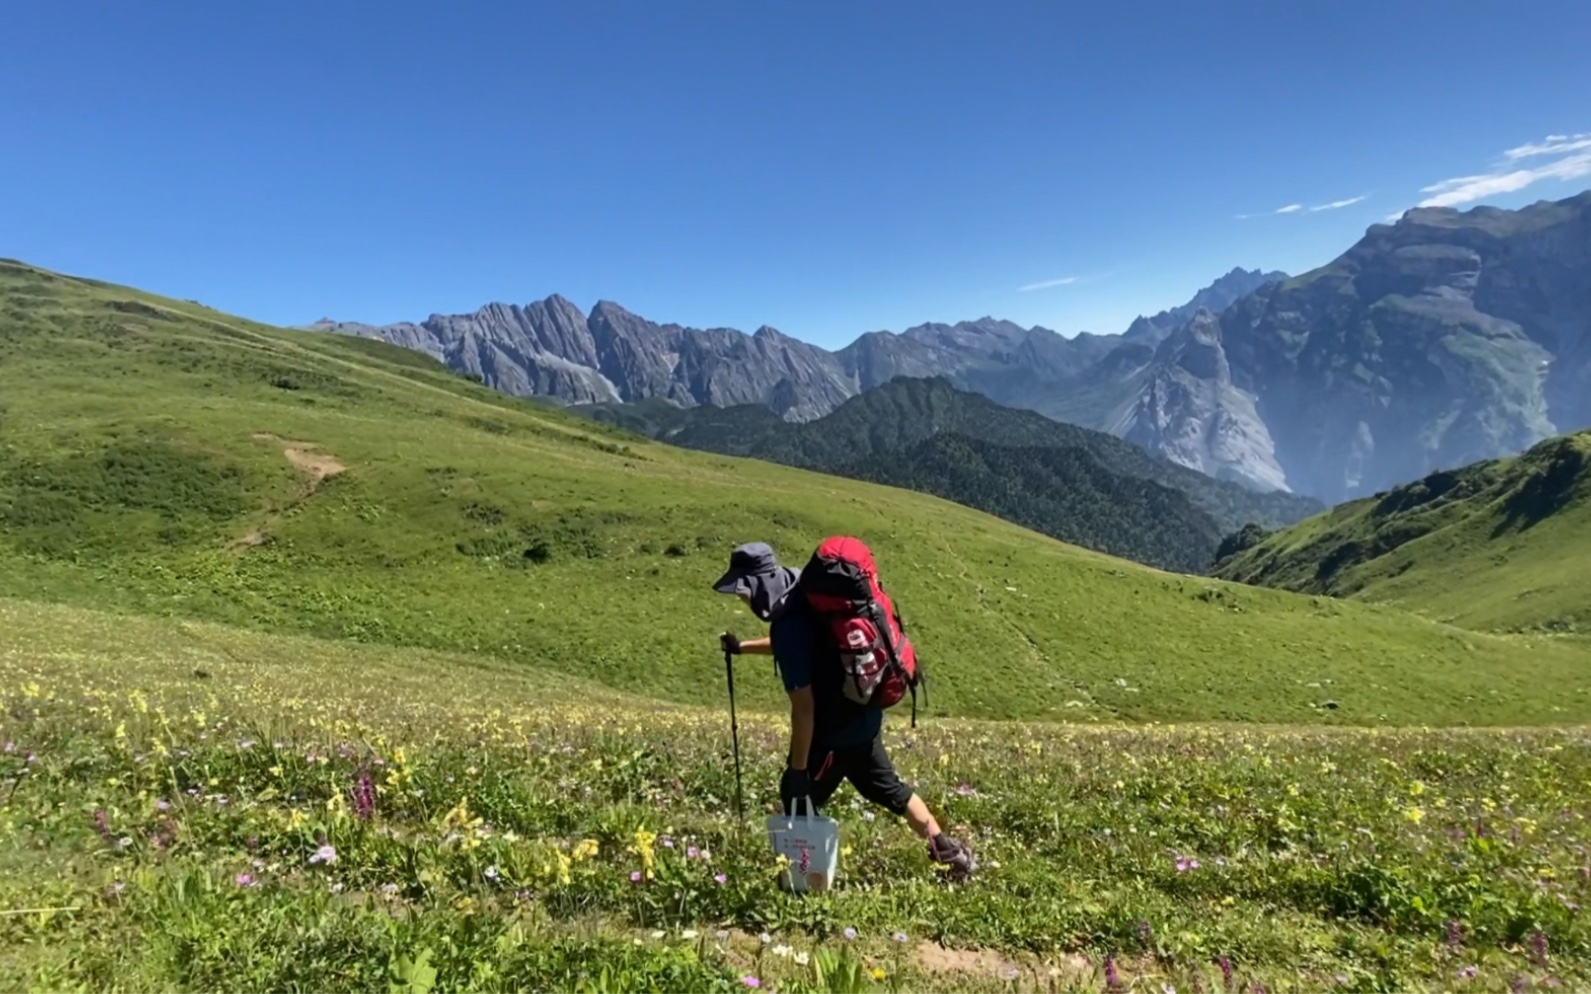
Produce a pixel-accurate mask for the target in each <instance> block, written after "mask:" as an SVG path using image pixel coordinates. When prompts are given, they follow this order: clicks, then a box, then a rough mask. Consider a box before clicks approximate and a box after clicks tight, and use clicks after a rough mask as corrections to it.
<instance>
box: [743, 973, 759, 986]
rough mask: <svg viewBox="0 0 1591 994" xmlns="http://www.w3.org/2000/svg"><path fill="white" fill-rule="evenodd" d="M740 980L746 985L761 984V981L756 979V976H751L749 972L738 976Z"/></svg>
mask: <svg viewBox="0 0 1591 994" xmlns="http://www.w3.org/2000/svg"><path fill="white" fill-rule="evenodd" d="M740 982H741V983H743V984H745V985H746V986H747V987H761V986H762V981H761V980H759V979H757V978H756V977H753V976H752V975H751V974H749V973H748V974H746V975H745V976H744V977H741V978H740Z"/></svg>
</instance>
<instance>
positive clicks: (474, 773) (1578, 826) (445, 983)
mask: <svg viewBox="0 0 1591 994" xmlns="http://www.w3.org/2000/svg"><path fill="white" fill-rule="evenodd" d="M0 630H4V631H5V632H7V633H8V636H9V637H8V638H7V639H5V640H3V641H0V742H5V743H11V745H9V746H7V747H6V748H5V749H4V750H3V751H0V908H3V909H7V910H8V911H11V910H15V909H22V908H30V909H58V910H57V911H54V912H52V911H43V912H36V913H28V914H7V915H5V916H0V989H5V990H105V989H116V990H127V991H168V990H240V991H241V990H251V991H252V990H260V991H267V990H269V991H275V990H288V989H300V990H372V989H374V990H380V989H384V988H385V987H386V984H387V980H388V978H389V977H391V976H392V974H393V972H395V971H399V970H401V969H402V962H401V958H403V957H408V958H414V957H418V956H421V955H424V954H426V953H427V951H429V953H430V954H431V956H432V966H433V967H434V968H435V969H436V970H437V971H438V975H437V978H436V979H437V989H440V990H503V989H514V990H699V991H707V990H719V991H729V990H744V989H745V985H744V984H743V983H742V982H741V981H740V980H739V978H740V977H743V976H748V975H751V976H757V977H759V978H761V979H762V980H763V982H764V986H765V987H770V986H771V987H773V989H777V990H781V991H792V992H793V991H811V990H813V988H811V987H800V986H796V982H797V981H799V980H800V979H802V978H804V977H807V976H809V972H808V971H807V970H805V969H803V968H801V967H800V966H799V964H798V963H797V961H796V960H795V959H794V958H793V957H791V956H790V955H789V950H788V949H785V950H784V954H783V955H781V953H780V950H781V949H782V948H783V947H784V946H785V945H786V944H788V945H790V946H793V947H794V948H795V949H797V950H801V951H802V953H803V955H804V954H805V952H806V951H808V950H813V951H816V950H819V949H827V950H829V951H831V952H832V951H841V950H843V951H845V952H846V953H847V954H849V955H852V956H856V957H859V958H860V959H861V960H862V961H863V963H864V964H865V965H866V966H868V967H870V968H872V969H877V970H878V971H879V972H880V974H881V975H883V976H884V977H885V981H884V982H883V983H880V984H875V985H868V984H858V985H855V986H852V985H846V986H843V987H839V986H836V987H823V986H820V987H818V988H816V989H817V990H825V989H828V990H842V989H843V990H858V991H862V990H872V991H879V992H882V991H884V990H891V991H894V990H913V991H915V990H940V991H963V992H972V991H987V992H991V994H992V992H995V991H1005V992H1011V991H1024V992H1026V991H1047V992H1051V994H1053V992H1055V991H1057V990H1090V991H1098V990H1101V989H1102V988H1103V987H1104V986H1105V978H1104V975H1103V970H1104V969H1105V968H1104V967H1103V960H1104V957H1105V956H1106V954H1111V955H1113V956H1114V958H1115V969H1116V971H1117V972H1118V973H1119V974H1120V975H1121V976H1122V978H1123V981H1122V985H1121V987H1122V989H1132V990H1163V989H1167V987H1171V986H1174V987H1176V988H1177V989H1181V990H1207V991H1208V990H1250V989H1258V987H1259V986H1260V985H1263V987H1264V989H1268V990H1277V991H1280V990H1325V989H1328V988H1330V989H1337V990H1349V991H1359V990H1365V991H1368V990H1451V989H1454V986H1453V984H1454V978H1455V977H1456V976H1460V975H1462V974H1464V973H1468V974H1472V975H1474V977H1475V979H1474V980H1473V981H1471V982H1469V983H1465V984H1461V985H1459V989H1471V988H1473V989H1476V990H1503V989H1508V988H1509V987H1510V986H1511V987H1512V989H1516V990H1517V989H1525V988H1526V987H1527V986H1528V984H1530V983H1534V984H1535V986H1534V988H1532V989H1536V990H1542V989H1546V988H1547V987H1552V986H1557V987H1561V988H1562V989H1567V990H1579V989H1584V988H1585V985H1586V983H1587V982H1588V981H1591V920H1588V919H1587V917H1586V916H1585V915H1584V914H1582V913H1579V911H1578V909H1579V906H1581V905H1584V904H1585V903H1586V902H1588V901H1591V883H1588V882H1587V880H1586V878H1585V876H1584V875H1583V874H1582V873H1581V868H1582V866H1583V864H1584V853H1585V847H1586V845H1587V843H1588V841H1591V839H1588V824H1587V821H1586V818H1585V812H1584V807H1585V803H1584V789H1583V785H1584V783H1585V780H1586V776H1587V775H1588V773H1591V749H1588V746H1587V742H1586V739H1585V736H1584V734H1583V731H1582V730H1580V729H1540V730H1502V729H1499V730H1457V729H1454V730H1438V731H1431V730H1412V729H1411V730H1397V729H1390V730H1343V729H1297V728H1295V729H1276V728H1260V727H1246V728H1233V727H1198V726H1195V727H1182V728H1165V727H1162V728H1144V727H1136V728H1133V727H1100V728H1080V727H1078V726H1075V725H1063V724H1025V723H1015V722H1007V723H999V724H990V723H984V722H970V721H962V720H953V719H945V720H940V721H936V722H934V723H932V724H931V725H929V726H927V727H925V728H923V729H920V730H919V731H918V732H916V733H911V734H907V733H905V732H904V730H902V729H900V728H899V726H895V727H894V728H893V730H892V733H891V735H890V745H891V748H892V750H893V752H894V755H895V757H896V760H897V762H898V763H899V765H900V768H901V770H902V773H903V775H904V776H905V777H907V778H908V779H909V780H910V781H911V782H912V783H913V784H914V786H915V788H916V789H917V790H918V791H919V792H921V793H922V795H923V796H924V797H925V798H926V799H927V800H928V801H929V803H930V804H931V805H932V806H933V808H934V809H935V810H936V811H937V812H938V813H939V814H940V816H941V817H942V818H943V820H944V823H945V824H946V825H947V826H950V827H951V829H952V830H953V831H954V832H956V833H957V834H958V835H959V836H961V837H963V838H965V839H968V840H969V841H970V842H971V843H972V844H973V845H974V847H975V849H976V851H977V852H978V853H979V854H980V855H981V858H982V860H983V866H982V869H981V871H980V874H979V876H978V878H977V879H976V880H975V881H974V882H973V883H972V884H971V885H969V886H965V887H946V886H944V885H943V884H942V883H941V882H940V881H939V880H938V879H936V875H935V874H934V873H933V872H932V871H931V870H930V869H929V867H928V865H927V861H926V859H925V857H924V854H923V850H922V846H921V845H920V843H918V842H917V841H916V840H915V839H914V838H912V836H911V834H910V833H909V832H907V831H906V830H905V828H904V827H903V826H902V825H900V824H899V823H896V822H893V821H891V820H890V819H887V818H883V817H880V818H877V819H876V820H875V819H873V818H871V817H870V814H871V813H870V812H865V811H863V810H862V809H861V805H860V802H859V800H858V799H857V797H856V795H855V794H854V792H853V791H851V790H850V789H849V788H846V789H842V792H841V793H840V794H838V795H837V796H836V799H835V804H834V805H833V806H832V808H831V809H830V813H832V814H833V815H835V816H836V817H837V818H838V819H839V820H840V823H841V838H842V842H843V844H844V846H845V847H846V848H845V850H844V854H843V855H842V857H841V860H840V868H841V876H840V879H839V886H838V887H837V888H836V889H835V890H834V891H833V892H832V893H831V894H829V895H825V896H823V897H820V898H808V899H790V898H787V897H785V896H783V895H781V894H780V893H779V892H778V891H777V890H776V889H775V888H774V887H773V886H772V884H771V870H772V867H771V865H770V854H769V852H768V848H767V843H766V840H765V838H764V837H763V835H762V833H761V831H760V826H758V825H757V823H756V818H757V814H756V812H758V811H759V810H762V809H763V808H764V806H765V805H767V804H769V803H770V802H771V801H772V798H773V796H774V794H775V784H776V783H777V779H778V777H777V771H778V762H779V756H780V753H781V748H782V744H783V738H782V732H781V729H782V722H781V721H780V719H779V717H778V716H776V715H762V714H745V715H742V721H741V743H742V747H743V752H744V758H745V772H746V778H745V788H746V801H747V805H748V817H749V819H750V820H751V821H752V824H751V826H750V828H749V830H745V829H742V830H739V831H737V830H736V828H735V823H734V820H733V802H732V800H731V799H732V797H733V791H734V777H733V773H732V769H733V767H732V765H731V764H730V763H729V762H728V738H729V735H728V728H727V725H728V721H727V716H726V715H725V714H724V712H723V710H722V709H712V710H705V711H704V710H701V709H697V708H688V707H686V708H672V707H657V706H655V705H653V704H651V703H649V702H643V701H640V700H636V699H634V698H625V697H623V696H621V695H618V694H614V693H611V692H607V691H603V690H601V689H600V688H592V687H591V686H590V685H588V684H585V683H582V682H578V681H570V680H568V678H567V677H566V676H565V675H563V674H559V673H556V672H551V671H547V670H535V669H532V668H529V667H525V666H521V665H511V664H504V663H500V662H493V661H482V660H478V659H472V658H469V657H458V656H441V655H437V654H432V653H427V652H423V651H417V650H393V649H388V648H384V647H375V646H359V645H353V644H349V643H346V642H344V643H327V642H317V641H314V640H310V639H304V638H299V637H292V636H284V635H279V634H272V633H264V632H254V631H248V630H244V629H238V628H229V627H225V626H217V625H212V624H207V623H198V622H189V621H180V620H172V619H150V618H123V617H117V616H113V615H108V614H104V613H101V612H96V611H88V610H83V609H80V608H75V607H63V606H56V605H40V604H36V603H28V602H18V601H11V600H6V599H0ZM461 668H463V670H464V672H465V673H466V675H467V678H466V679H459V675H460V670H461ZM363 775H368V776H371V778H372V782H371V784H370V786H371V788H373V800H372V810H371V811H370V812H368V815H369V820H365V819H363V818H361V817H359V812H358V811H357V810H356V809H354V807H353V806H354V804H355V803H356V802H357V797H355V796H354V795H351V794H350V790H351V788H353V787H354V786H355V784H356V783H357V782H358V780H359V778H361V776H363ZM461 803H463V804H465V805H467V807H465V808H463V809H461V808H459V807H456V805H459V804H461ZM461 810H462V811H463V812H465V813H464V814H463V815H462V817H456V816H457V815H458V813H459V812H460V811H461ZM472 819H473V823H472ZM638 830H645V831H649V832H651V833H655V834H654V835H653V836H652V839H653V842H652V843H643V842H642V841H641V839H642V837H641V836H639V835H638V834H637V833H638ZM670 837H671V838H672V839H674V840H677V842H676V843H675V844H674V845H673V846H672V847H669V846H668V845H667V843H665V842H663V839H665V838H670ZM582 840H589V841H588V842H584V843H582ZM324 844H330V845H332V846H333V847H334V848H335V853H336V860H335V863H332V864H323V865H318V864H316V863H314V862H312V861H311V856H312V854H314V853H315V852H316V850H317V849H318V848H319V847H320V846H322V845H324ZM577 844H580V845H581V846H583V847H587V848H586V849H585V855H581V852H582V850H581V848H577ZM640 846H646V849H645V850H642V849H639V848H637V847H640ZM698 846H699V847H700V848H701V849H703V850H708V851H710V861H709V860H708V859H706V858H693V856H695V857H701V856H702V854H701V853H699V852H694V851H693V849H692V848H690V847H698ZM642 851H653V852H655V862H656V865H655V870H656V877H655V879H654V880H652V881H650V882H642V883H636V882H632V879H631V874H632V873H634V874H636V875H638V876H639V875H640V868H641V866H642V865H643V864H642V862H641V859H640V857H639V853H640V852H642ZM560 856H561V857H562V863H561V864H560ZM560 865H561V866H562V871H561V873H562V875H560V869H559V868H560ZM240 874H241V875H242V876H239V875H240ZM718 874H722V877H720V878H716V879H715V875H718ZM1450 922H1456V923H1457V931H1458V933H1459V934H1460V941H1459V942H1450V941H1449V939H1448V937H1449V936H1450V935H1452V934H1453V933H1454V931H1455V929H1454V927H1453V926H1452V925H1450V924H1449V923H1450ZM847 927H851V928H855V929H856V932H857V935H856V937H855V938H854V940H850V941H847V940H844V939H842V938H841V937H840V935H839V933H840V930H842V929H844V928H847ZM719 929H724V930H726V932H723V933H720V932H719V931H718V930H719ZM764 931H766V932H769V933H772V934H773V935H774V936H775V937H776V942H777V944H778V945H776V946H774V947H772V948H768V949H763V950H761V951H760V952H759V951H758V946H759V944H758V942H757V940H756V938H755V936H756V935H757V933H759V932H764ZM897 932H900V933H904V935H905V937H906V940H907V941H906V942H905V943H898V942H894V941H891V939H890V936H892V935H893V934H895V933H897ZM1536 933H1541V934H1542V935H1544V936H1545V937H1546V941H1547V944H1548V948H1549V949H1550V958H1549V959H1547V960H1546V961H1543V960H1541V959H1539V958H1534V957H1533V956H1532V952H1531V949H1532V942H1531V937H1532V936H1533V935H1535V934H1536ZM720 936H722V937H720ZM941 944H943V945H941ZM946 947H948V950H947V948H946ZM1218 957H1225V958H1229V965H1230V966H1231V967H1232V969H1233V970H1234V973H1235V976H1234V977H1233V982H1232V983H1231V984H1227V983H1225V982H1224V981H1223V979H1222V978H1221V976H1220V967H1219V966H1218V965H1217V958H1218ZM604 966H609V967H611V969H612V971H613V973H612V975H611V976H610V977H609V978H608V982H607V983H606V984H601V985H597V984H595V983H593V984H592V985H591V986H585V985H582V984H580V980H581V978H582V977H588V978H590V979H591V980H593V981H595V980H596V978H597V976H598V970H599V968H601V967H604ZM1013 966H1014V967H1015V968H1016V974H1015V980H1014V981H1013V980H1010V979H1008V977H1010V976H1011V974H1010V973H1009V972H1008V971H1009V970H1010V969H1011V968H1012V967H1013ZM931 973H932V974H933V975H932V976H930V974H931ZM1549 978H1550V979H1549ZM394 979H395V978H394ZM396 989H403V988H402V987H401V986H400V987H398V988H396Z"/></svg>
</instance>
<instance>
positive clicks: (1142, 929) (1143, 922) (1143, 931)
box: [1138, 918, 1155, 944]
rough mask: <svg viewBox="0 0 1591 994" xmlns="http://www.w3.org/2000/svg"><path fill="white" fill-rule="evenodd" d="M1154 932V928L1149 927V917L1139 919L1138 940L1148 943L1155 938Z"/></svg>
mask: <svg viewBox="0 0 1591 994" xmlns="http://www.w3.org/2000/svg"><path fill="white" fill-rule="evenodd" d="M1154 934H1155V933H1154V929H1152V928H1150V927H1149V919H1147V918H1140V919H1138V941H1140V942H1143V943H1145V944H1147V943H1148V942H1149V940H1151V939H1153V938H1154Z"/></svg>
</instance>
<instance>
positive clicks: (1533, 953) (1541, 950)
mask: <svg viewBox="0 0 1591 994" xmlns="http://www.w3.org/2000/svg"><path fill="white" fill-rule="evenodd" d="M1530 958H1531V959H1533V960H1535V961H1536V962H1537V963H1545V962H1547V937H1546V936H1545V935H1544V934H1542V933H1541V932H1537V933H1536V934H1535V935H1532V936H1531V937H1530Z"/></svg>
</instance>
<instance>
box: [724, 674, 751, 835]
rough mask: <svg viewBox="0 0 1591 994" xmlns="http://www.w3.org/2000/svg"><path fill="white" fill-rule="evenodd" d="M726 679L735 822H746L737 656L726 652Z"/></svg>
mask: <svg viewBox="0 0 1591 994" xmlns="http://www.w3.org/2000/svg"><path fill="white" fill-rule="evenodd" d="M724 678H725V679H726V680H728V681H729V735H730V739H731V741H733V742H734V744H735V820H736V821H737V822H738V823H740V824H744V823H745V821H746V808H745V802H744V801H743V800H742V798H741V788H740V725H739V724H738V723H737V722H736V720H735V655H734V653H732V652H729V651H728V650H727V649H726V650H725V651H724Z"/></svg>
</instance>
